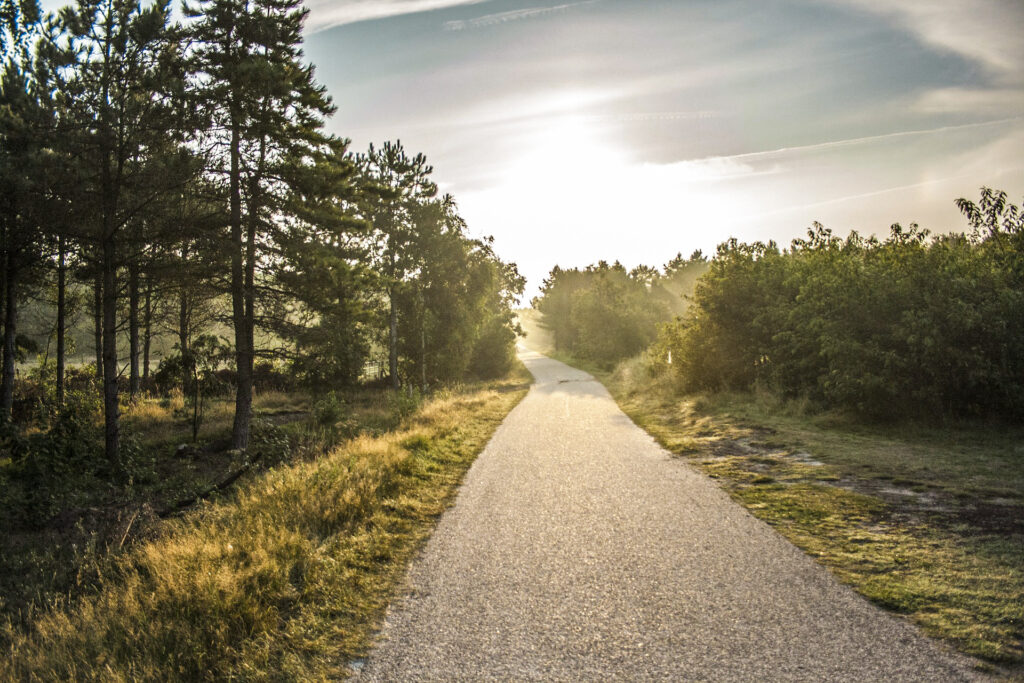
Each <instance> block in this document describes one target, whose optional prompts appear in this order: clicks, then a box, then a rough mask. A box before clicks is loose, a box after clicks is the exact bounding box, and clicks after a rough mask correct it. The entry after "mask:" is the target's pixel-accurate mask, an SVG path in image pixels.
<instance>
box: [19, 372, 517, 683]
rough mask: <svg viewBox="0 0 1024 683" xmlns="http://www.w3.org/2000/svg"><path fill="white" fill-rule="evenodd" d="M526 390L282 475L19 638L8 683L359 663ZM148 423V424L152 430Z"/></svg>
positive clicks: (436, 411)
mask: <svg viewBox="0 0 1024 683" xmlns="http://www.w3.org/2000/svg"><path fill="white" fill-rule="evenodd" d="M525 389H526V385H525V384H524V383H523V382H522V381H521V379H517V380H510V381H507V382H503V383H495V384H492V385H490V386H477V387H470V388H466V389H465V390H463V391H460V392H457V393H450V394H447V395H443V396H439V397H437V398H435V399H432V400H430V401H428V402H427V403H426V404H425V405H424V406H423V408H422V409H421V410H420V411H419V412H417V413H416V414H414V415H413V416H411V417H410V418H409V419H408V420H406V421H405V422H404V423H403V424H402V426H401V427H400V428H399V429H397V430H395V431H393V432H391V433H387V434H383V435H381V436H360V437H357V438H355V439H353V440H351V441H349V442H347V443H345V444H343V445H342V446H341V447H339V448H337V449H335V450H334V451H333V452H331V453H330V454H329V455H328V456H326V457H324V458H321V459H319V460H316V461H313V462H303V463H299V464H295V465H291V466H287V467H281V468H279V469H275V470H271V471H269V472H266V473H264V474H263V475H261V476H260V477H258V478H256V479H255V480H253V481H251V482H250V483H248V484H246V485H244V486H243V487H242V488H241V489H240V490H239V491H238V492H237V494H236V495H235V496H233V497H232V498H231V499H230V500H228V501H225V502H220V503H215V504H208V505H206V506H204V507H202V508H201V509H200V510H198V511H196V512H194V513H192V514H190V515H188V516H186V517H185V518H183V519H181V520H177V521H174V522H172V523H170V525H169V528H167V529H166V530H165V531H164V533H163V534H162V535H161V537H160V538H158V539H156V540H154V541H151V542H149V543H146V544H142V545H140V546H138V547H136V548H135V549H134V550H133V551H131V552H129V553H126V554H125V555H124V556H122V557H121V558H119V559H118V560H117V561H116V562H115V563H114V564H113V566H112V567H111V568H110V569H109V570H108V571H107V574H106V576H104V577H103V582H102V583H103V588H102V590H100V591H99V592H97V593H96V594H94V595H91V596H87V597H83V598H81V599H79V600H77V601H75V602H73V603H71V604H64V605H58V606H56V607H54V608H52V609H50V610H47V611H45V612H43V613H42V614H40V615H39V616H37V617H36V618H35V619H33V620H32V623H31V626H30V628H29V629H27V630H21V629H18V628H17V627H14V626H11V625H8V627H7V629H6V631H7V632H6V633H4V634H3V638H4V639H5V640H6V641H7V642H9V643H10V647H9V650H8V653H7V656H6V657H5V658H4V659H0V679H3V680H8V679H18V680H81V679H96V680H108V681H122V680H135V679H146V680H166V679H189V680H212V679H227V678H243V679H261V680H262V679H274V680H324V679H328V678H337V677H344V676H346V675H347V673H348V668H347V667H348V662H349V661H351V659H352V658H354V657H357V656H359V655H360V654H362V653H363V652H364V651H365V649H366V647H367V644H368V642H369V640H368V639H369V636H370V634H371V632H372V630H373V628H374V625H375V624H376V623H377V620H379V618H380V617H381V615H382V613H383V609H384V607H385V605H386V603H387V599H388V596H389V594H390V591H391V590H392V588H393V586H394V585H395V582H396V581H397V580H398V579H399V578H400V576H401V574H402V572H403V570H404V567H405V566H406V563H407V561H408V560H409V558H410V557H411V556H412V553H413V552H414V551H415V549H416V548H417V547H418V545H419V543H421V542H422V540H423V539H424V538H425V537H426V536H427V535H428V534H429V531H430V529H431V528H432V525H433V523H434V521H435V520H436V517H437V515H438V514H439V513H440V512H442V511H443V510H444V508H445V507H446V505H447V504H448V503H449V501H450V500H451V498H452V496H453V493H454V490H455V488H456V486H457V484H458V482H459V481H460V480H461V478H462V475H463V474H464V472H465V470H466V469H467V468H468V466H469V465H470V463H471V462H472V460H473V459H474V458H475V456H476V454H477V453H478V452H479V451H480V450H481V449H482V447H483V446H484V444H485V443H486V441H487V440H488V439H489V437H490V435H491V433H493V430H494V429H495V428H496V427H497V425H498V424H499V423H500V422H501V420H502V419H503V418H504V416H505V415H506V414H507V413H508V411H509V410H511V408H512V407H513V406H514V405H515V404H516V403H517V402H518V401H519V400H520V399H521V398H522V396H523V395H524V394H525ZM149 410H150V409H148V408H147V409H145V410H143V411H142V412H141V414H139V415H137V417H138V419H140V420H143V419H149V416H150V414H149V413H148V412H147V411H149Z"/></svg>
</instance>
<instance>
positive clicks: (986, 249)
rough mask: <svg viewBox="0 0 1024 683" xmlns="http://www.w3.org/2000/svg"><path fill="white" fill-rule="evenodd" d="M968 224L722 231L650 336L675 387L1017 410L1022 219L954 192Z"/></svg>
mask: <svg viewBox="0 0 1024 683" xmlns="http://www.w3.org/2000/svg"><path fill="white" fill-rule="evenodd" d="M958 205H959V206H960V208H961V210H962V211H963V212H964V214H965V215H966V216H967V218H968V221H969V223H970V224H971V226H972V228H973V233H972V234H970V235H965V234H962V233H961V234H956V233H954V234H948V235H939V236H935V237H932V236H930V235H929V234H928V232H927V231H924V230H921V229H919V228H918V227H917V226H914V225H912V226H910V228H903V227H901V226H899V225H894V226H892V229H891V231H890V235H889V237H888V238H887V239H885V240H884V241H883V240H878V239H875V238H863V237H861V236H859V235H857V234H856V233H853V234H851V235H850V236H849V237H848V238H846V239H840V238H838V237H836V236H834V235H833V234H832V233H831V232H830V231H829V230H828V229H826V228H824V227H822V226H820V225H815V226H814V227H813V228H812V229H811V230H810V231H809V233H808V237H807V238H806V239H802V240H795V241H794V242H793V243H792V245H791V247H790V249H788V250H785V251H783V250H780V249H779V248H778V247H777V246H776V245H775V244H773V243H767V244H763V243H754V244H743V243H739V242H737V241H735V240H730V241H729V242H726V243H724V244H722V245H720V246H719V247H718V253H717V254H716V256H715V258H714V259H713V260H712V261H711V267H710V270H709V271H708V273H707V274H706V275H705V276H704V277H702V278H701V280H700V281H699V282H698V284H697V289H696V293H695V295H694V299H693V307H692V308H691V309H690V312H689V313H688V314H687V315H686V316H685V317H683V318H681V319H680V320H678V321H677V322H675V323H673V324H672V325H669V326H666V327H665V328H664V330H663V333H662V337H661V340H660V344H661V348H662V349H663V350H664V351H666V352H667V351H668V350H671V352H672V367H673V368H674V371H675V373H676V374H677V376H678V378H679V381H680V383H681V386H682V387H683V388H684V389H687V390H700V389H721V388H726V389H745V388H749V387H751V386H753V385H755V384H757V383H762V384H764V385H766V386H769V387H772V388H774V389H776V390H778V391H780V392H782V393H784V394H787V395H805V396H809V397H811V398H812V399H814V400H816V401H818V402H820V403H821V404H823V405H827V406H834V407H841V408H846V409H851V410H854V411H856V412H858V413H861V414H864V415H867V416H871V417H885V416H894V415H902V414H912V415H997V414H998V415H1003V416H1006V417H1016V418H1019V417H1020V416H1022V415H1024V341H1022V340H1024V286H1022V284H1024V278H1022V275H1024V269H1022V268H1021V264H1022V261H1021V257H1020V254H1021V253H1024V251H1022V247H1024V243H1022V240H1024V229H1022V219H1021V214H1020V212H1019V209H1018V208H1017V207H1016V206H1013V205H1011V204H1008V203H1007V202H1006V195H1005V194H1004V193H1001V192H993V191H992V190H989V189H987V188H986V189H983V190H982V196H981V200H980V202H979V203H978V204H974V203H973V202H969V201H967V200H959V202H958Z"/></svg>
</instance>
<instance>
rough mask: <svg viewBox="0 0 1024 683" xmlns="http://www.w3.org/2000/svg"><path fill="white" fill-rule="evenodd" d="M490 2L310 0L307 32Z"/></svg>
mask: <svg viewBox="0 0 1024 683" xmlns="http://www.w3.org/2000/svg"><path fill="white" fill-rule="evenodd" d="M489 1H490V0H309V1H308V2H306V6H307V7H308V8H309V20H308V21H307V23H306V33H309V34H312V33H317V32H319V31H323V30H326V29H329V28H333V27H335V26H342V25H344V24H354V23H356V22H358V21H367V20H369V19H383V18H385V17H394V16H399V15H402V14H414V13H416V12H429V11H432V10H438V9H444V8H446V7H456V6H459V5H478V4H481V3H485V2H489Z"/></svg>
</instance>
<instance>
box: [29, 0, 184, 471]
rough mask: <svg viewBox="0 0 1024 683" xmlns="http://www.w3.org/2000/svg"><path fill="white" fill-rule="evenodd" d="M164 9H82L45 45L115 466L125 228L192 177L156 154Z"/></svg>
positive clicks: (175, 159) (173, 69) (99, 2)
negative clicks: (90, 278) (68, 164)
mask: <svg viewBox="0 0 1024 683" xmlns="http://www.w3.org/2000/svg"><path fill="white" fill-rule="evenodd" d="M168 18H169V8H168V3H167V2H166V0H164V1H162V2H158V3H157V4H155V5H152V6H150V7H147V8H146V9H143V8H142V6H141V5H140V3H139V1H138V0H80V1H79V3H78V4H77V5H76V6H74V7H66V8H64V9H63V10H62V11H61V13H60V15H59V27H60V29H61V32H60V33H59V34H57V35H56V36H52V37H51V39H50V40H48V41H46V42H45V43H44V44H43V46H42V47H43V49H44V54H45V55H46V56H47V58H48V59H49V61H50V62H51V64H52V67H51V73H52V74H53V75H54V77H55V78H56V79H57V88H58V91H59V96H60V98H61V105H62V109H63V116H62V118H61V127H62V130H60V133H61V135H62V136H63V137H64V140H65V144H67V145H68V146H69V148H70V151H71V154H72V156H74V157H75V158H76V159H77V160H78V162H79V164H78V168H79V169H80V171H81V173H82V174H83V177H82V178H80V189H81V192H80V194H79V195H78V197H76V199H77V201H76V203H75V216H74V222H75V224H77V225H79V226H82V228H83V230H82V232H81V234H80V235H79V238H80V241H81V243H82V244H83V247H84V249H83V254H84V255H86V256H87V257H88V258H89V259H90V260H91V261H92V262H93V263H94V264H95V268H96V272H97V273H98V278H97V288H98V290H99V296H98V297H97V301H98V303H99V308H100V311H101V313H102V316H101V317H102V340H101V346H102V360H103V363H102V365H103V403H104V443H105V446H104V449H105V453H106V456H107V459H108V462H109V463H110V466H111V467H112V468H113V469H114V470H115V471H118V470H120V469H121V463H120V458H119V443H120V408H119V404H118V395H119V394H118V384H117V381H118V374H119V368H118V352H117V330H118V325H117V313H118V295H119V292H120V289H121V284H122V281H121V278H122V274H121V269H122V267H123V266H124V265H125V263H126V261H125V259H126V258H128V257H130V256H131V255H132V254H131V248H130V243H131V237H132V235H131V234H130V232H129V231H128V227H129V226H130V225H131V224H132V223H134V222H135V221H138V220H141V219H142V218H143V214H144V212H145V210H146V208H147V207H148V206H150V205H151V203H152V202H154V201H155V200H156V199H157V198H159V197H160V196H162V195H164V194H165V193H167V192H169V191H171V190H173V189H174V188H176V187H178V186H180V185H181V183H182V182H184V180H183V179H184V178H185V177H187V176H188V174H189V173H190V168H191V160H190V159H189V156H188V155H187V154H186V153H184V152H182V151H181V150H172V151H171V152H170V153H162V152H163V149H162V147H161V145H162V142H163V140H164V139H165V136H166V132H167V130H168V129H169V128H170V127H171V125H172V124H173V119H172V117H171V116H170V107H169V103H168V97H167V95H168V93H169V91H172V90H174V89H175V87H176V86H175V83H176V81H177V82H180V80H181V77H182V75H183V74H182V73H181V72H180V68H179V67H180V65H179V63H178V62H177V60H176V55H175V54H174V50H173V49H172V48H173V47H174V43H173V41H172V40H171V38H172V36H171V33H170V29H169V26H168Z"/></svg>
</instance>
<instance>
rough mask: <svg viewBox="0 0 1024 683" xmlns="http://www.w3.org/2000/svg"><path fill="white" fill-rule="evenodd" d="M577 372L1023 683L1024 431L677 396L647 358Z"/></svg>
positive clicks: (920, 618) (834, 557) (990, 665)
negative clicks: (886, 421)
mask: <svg viewBox="0 0 1024 683" xmlns="http://www.w3.org/2000/svg"><path fill="white" fill-rule="evenodd" d="M554 355H555V356H558V355H560V354H554ZM563 359H564V360H567V361H572V359H571V358H567V357H563ZM575 364H576V365H577V366H578V367H583V368H585V369H586V370H588V371H590V372H592V373H594V374H595V376H597V377H598V378H599V379H600V380H601V381H602V382H603V383H604V384H605V386H606V387H607V388H608V389H609V391H610V392H611V393H612V395H613V396H614V397H615V399H616V401H617V402H618V403H619V405H620V406H621V407H622V409H623V410H624V411H625V412H626V413H627V414H628V415H629V416H630V417H631V418H632V419H633V420H634V421H635V422H636V423H637V424H638V425H640V426H641V427H643V428H644V429H646V430H647V431H648V432H649V433H650V434H651V435H653V436H654V437H655V438H656V439H657V440H658V441H659V442H660V443H661V444H662V445H663V446H665V447H666V448H667V449H668V450H670V451H672V452H673V453H675V454H677V455H679V456H682V457H686V458H687V460H688V462H689V463H690V464H692V465H693V466H695V467H697V468H698V469H700V470H701V471H703V472H704V473H705V474H707V475H708V476H709V477H712V478H714V479H716V480H717V481H718V482H719V483H720V485H721V486H722V487H723V488H724V489H725V490H726V491H728V492H729V494H730V495H731V496H732V498H733V499H734V500H736V501H737V502H739V503H740V504H742V505H743V506H745V507H746V508H747V509H748V510H750V511H751V512H752V513H753V514H754V515H755V516H757V517H759V518H760V519H763V520H764V521H766V522H768V523H769V524H771V525H772V526H773V527H774V528H775V529H777V530H778V531H779V532H780V533H782V534H783V535H784V536H785V537H786V538H788V539H789V540H790V541H792V542H793V543H794V544H795V545H797V546H798V547H800V548H802V549H803V550H805V551H806V552H807V553H808V554H809V555H811V556H812V557H814V558H815V559H816V560H817V561H818V562H820V563H821V564H823V565H825V566H827V567H828V568H829V569H830V570H831V571H832V572H833V573H834V574H835V575H836V576H837V577H838V578H839V579H840V580H841V581H843V582H844V583H847V584H848V585H850V586H852V587H853V588H854V589H855V590H857V591H858V592H860V593H861V594H862V595H864V596H865V597H867V598H868V599H869V600H871V601H873V602H875V603H876V604H878V605H880V606H882V607H884V608H886V609H889V610H892V611H894V612H897V613H900V614H902V615H905V616H906V617H908V618H909V619H911V620H912V621H914V622H915V623H917V624H918V625H920V627H921V628H922V629H923V630H924V631H925V632H926V633H928V634H930V635H932V636H934V637H938V638H941V639H944V640H946V641H947V642H950V643H951V644H953V645H954V646H955V647H957V648H958V649H960V650H961V651H962V652H964V653H966V654H969V655H972V656H975V657H977V658H980V660H979V664H978V666H979V668H981V669H984V670H989V671H993V672H998V673H1001V674H1002V675H1007V676H1009V677H1013V678H1018V677H1021V676H1022V675H1024V667H1022V661H1024V446H1022V444H1024V429H1020V428H1010V427H1006V426H987V425H977V424H963V425H947V426H941V427H935V426H921V425H913V424H911V425H908V424H899V425H890V426H878V425H874V426H873V425H865V424H862V423H858V422H856V421H850V420H847V419H846V418H844V417H843V416H839V415H834V414H820V413H817V414H816V413H813V412H811V411H809V410H808V407H807V406H806V405H805V404H803V403H801V402H786V401H781V400H779V399H778V398H776V397H774V396H772V395H770V394H716V395H701V396H679V395H678V394H677V393H676V391H675V388H674V386H673V383H672V381H671V378H669V377H651V376H650V374H649V373H648V372H647V370H646V368H645V366H644V365H643V363H642V362H641V361H640V360H639V359H634V360H631V361H626V362H624V363H622V364H620V365H619V366H618V367H617V368H616V369H614V370H612V371H609V370H604V369H602V368H599V367H595V366H593V365H588V364H587V363H585V362H584V363H575Z"/></svg>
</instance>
